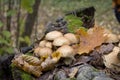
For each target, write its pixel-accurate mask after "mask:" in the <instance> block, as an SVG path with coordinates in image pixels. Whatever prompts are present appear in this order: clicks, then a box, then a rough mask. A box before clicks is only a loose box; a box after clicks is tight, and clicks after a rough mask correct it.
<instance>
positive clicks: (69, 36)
mask: <svg viewBox="0 0 120 80" xmlns="http://www.w3.org/2000/svg"><path fill="white" fill-rule="evenodd" d="M64 37H65V38H67V39H68V40H69V41H70V42H71V43H78V42H79V40H78V39H77V37H76V36H75V34H73V33H67V34H65V35H64Z"/></svg>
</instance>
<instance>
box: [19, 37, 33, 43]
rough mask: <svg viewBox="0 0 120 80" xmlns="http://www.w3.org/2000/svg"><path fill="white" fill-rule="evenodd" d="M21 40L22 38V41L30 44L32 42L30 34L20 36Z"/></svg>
mask: <svg viewBox="0 0 120 80" xmlns="http://www.w3.org/2000/svg"><path fill="white" fill-rule="evenodd" d="M19 40H20V42H25V43H27V44H28V45H30V44H31V41H30V38H29V37H28V36H25V37H19Z"/></svg>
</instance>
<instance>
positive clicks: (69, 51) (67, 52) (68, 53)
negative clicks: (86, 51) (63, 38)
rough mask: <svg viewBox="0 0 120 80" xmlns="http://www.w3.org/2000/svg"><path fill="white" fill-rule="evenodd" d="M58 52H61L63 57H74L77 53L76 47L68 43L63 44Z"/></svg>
mask: <svg viewBox="0 0 120 80" xmlns="http://www.w3.org/2000/svg"><path fill="white" fill-rule="evenodd" d="M57 52H60V53H61V57H73V56H74V55H75V52H74V49H73V48H72V47H71V46H68V45H63V46H61V47H60V48H58V49H57Z"/></svg>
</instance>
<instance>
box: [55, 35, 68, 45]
mask: <svg viewBox="0 0 120 80" xmlns="http://www.w3.org/2000/svg"><path fill="white" fill-rule="evenodd" d="M69 44H70V41H69V40H68V39H66V38H65V37H59V38H56V39H55V40H54V41H53V45H54V46H62V45H69Z"/></svg>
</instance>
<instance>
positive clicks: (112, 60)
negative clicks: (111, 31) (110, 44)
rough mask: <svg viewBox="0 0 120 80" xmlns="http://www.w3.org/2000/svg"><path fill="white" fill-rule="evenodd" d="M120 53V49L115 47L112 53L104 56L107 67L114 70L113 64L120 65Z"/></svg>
mask: <svg viewBox="0 0 120 80" xmlns="http://www.w3.org/2000/svg"><path fill="white" fill-rule="evenodd" d="M119 52H120V48H119V47H114V48H113V51H112V52H111V53H109V54H107V55H104V57H103V59H104V63H105V66H106V67H108V68H113V67H114V66H113V65H112V64H118V63H120V60H119V59H118V58H117V55H118V53H119Z"/></svg>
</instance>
